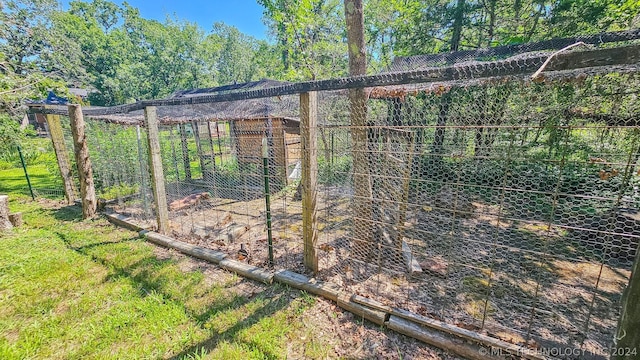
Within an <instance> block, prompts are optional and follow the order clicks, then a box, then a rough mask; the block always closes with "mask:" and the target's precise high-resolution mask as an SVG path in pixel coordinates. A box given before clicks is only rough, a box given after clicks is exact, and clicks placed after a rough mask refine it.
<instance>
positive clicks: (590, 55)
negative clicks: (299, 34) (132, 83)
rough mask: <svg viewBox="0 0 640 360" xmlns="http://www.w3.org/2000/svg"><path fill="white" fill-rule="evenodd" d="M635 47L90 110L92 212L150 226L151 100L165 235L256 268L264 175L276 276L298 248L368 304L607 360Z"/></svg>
mask: <svg viewBox="0 0 640 360" xmlns="http://www.w3.org/2000/svg"><path fill="white" fill-rule="evenodd" d="M638 37H639V34H638V31H631V32H624V33H616V34H601V35H598V36H592V37H584V38H581V39H580V40H582V41H584V42H586V43H588V44H591V45H590V46H589V47H588V48H587V49H584V48H582V49H572V50H570V51H563V52H561V53H558V54H556V55H554V56H553V57H552V58H551V60H550V61H549V62H548V63H545V60H547V59H548V58H549V56H550V54H551V52H552V51H553V50H556V49H559V48H561V47H564V46H566V45H567V44H570V43H573V42H575V41H576V40H575V39H569V40H556V41H550V42H545V43H536V44H527V45H520V46H511V47H503V48H498V49H485V50H479V51H469V52H459V53H453V54H446V55H433V56H419V57H412V58H402V59H398V60H397V61H396V62H395V63H394V67H393V68H392V70H393V71H390V72H388V73H384V74H380V75H375V76H370V77H360V78H350V79H340V80H327V81H319V82H309V83H299V84H283V85H280V86H277V87H272V88H261V89H257V90H256V89H247V88H240V89H235V91H234V89H230V90H229V91H225V92H224V93H216V94H208V95H206V94H205V95H202V94H199V95H201V96H179V97H176V98H172V99H169V100H160V101H151V102H143V103H138V104H134V105H126V106H122V107H115V108H109V109H87V110H86V111H85V115H86V116H88V117H90V118H92V120H90V121H89V132H88V139H89V143H90V144H89V147H90V151H91V157H92V160H93V162H94V172H95V174H96V177H97V179H99V180H98V182H99V188H100V189H102V193H103V194H107V195H108V196H107V197H108V198H109V199H107V200H106V201H105V202H104V204H105V207H106V210H107V211H114V212H118V213H121V214H124V215H127V216H129V217H133V218H136V219H137V220H139V221H141V223H142V224H143V225H144V226H146V227H148V228H154V227H155V226H157V223H156V220H155V218H154V211H156V210H154V209H156V207H157V206H163V205H158V202H157V199H154V198H153V195H152V191H151V188H150V178H149V175H148V174H149V169H148V148H147V145H146V134H145V131H146V130H145V126H146V125H145V119H144V116H143V114H142V112H141V109H143V108H144V107H146V106H151V107H157V113H158V119H159V121H160V127H159V139H160V149H161V151H160V156H161V158H162V168H163V169H162V170H163V173H164V185H165V188H166V196H167V201H166V205H164V206H167V208H168V212H169V217H168V230H167V232H168V233H170V234H171V235H172V236H174V237H175V238H178V239H181V240H183V241H187V242H191V243H194V244H198V245H200V246H204V247H209V248H212V249H216V250H221V251H223V252H226V253H228V254H230V255H232V256H234V257H236V256H240V258H241V259H242V260H243V261H248V262H250V263H251V264H254V265H259V266H269V259H268V247H269V245H268V244H269V242H270V240H271V239H269V237H268V236H267V230H268V228H269V225H268V221H267V213H268V211H267V209H266V204H265V190H264V181H265V178H268V180H269V183H270V184H271V185H272V186H271V191H270V200H271V202H270V209H269V210H270V211H269V213H270V215H271V226H270V229H271V230H272V234H273V239H272V241H273V253H274V263H273V266H274V267H275V268H284V269H291V270H295V271H298V272H305V271H309V270H308V269H306V268H305V266H304V265H305V263H306V264H307V265H309V262H306V261H305V259H306V258H305V256H312V257H315V261H317V275H316V276H317V277H318V278H319V279H322V280H326V281H329V282H331V283H334V284H337V285H338V286H340V287H342V288H343V289H349V290H350V291H352V292H355V293H357V294H360V295H363V296H366V297H369V298H372V299H375V300H378V301H380V302H382V303H384V304H387V305H390V306H394V307H398V308H402V309H406V310H409V311H412V312H414V313H418V314H421V315H423V316H426V317H430V318H435V319H438V320H441V321H444V322H446V323H449V324H453V325H456V326H458V327H460V328H464V329H468V330H472V331H476V332H480V333H484V334H488V335H490V336H492V337H495V338H498V339H502V340H504V341H507V342H511V343H514V344H526V345H527V346H529V347H534V348H535V347H547V348H548V347H555V348H560V347H562V348H567V347H571V348H579V349H583V350H584V351H586V352H588V353H590V354H595V355H596V356H602V357H608V353H607V350H606V349H607V348H608V347H609V346H610V345H611V344H612V341H613V337H614V332H615V330H616V324H617V320H618V317H619V311H620V298H621V294H622V291H623V289H624V288H625V286H626V284H627V282H628V279H629V275H630V268H631V265H632V262H633V259H634V257H635V256H636V249H637V247H638V239H639V237H640V213H639V212H638V209H640V202H639V200H640V199H639V195H640V194H639V193H638V183H639V181H640V175H639V174H640V168H638V166H639V164H638V159H639V157H640V124H639V121H640V119H639V116H640V105H639V103H638V94H639V92H640V73H639V72H638V65H639V64H638V61H639V60H640V59H639V53H640V52H639V48H638V44H637V43H635V42H634V41H633V40H635V39H637V38H638ZM613 42H617V43H618V44H617V46H612V45H611V44H610V43H613ZM532 51H535V52H532ZM543 64H545V65H543ZM541 67H542V68H541ZM538 69H542V70H543V71H542V72H541V73H540V74H539V75H537V76H535V77H534V78H532V77H531V75H532V74H534V72H536V70H538ZM353 89H363V90H364V91H363V92H358V91H354V90H353ZM317 90H319V92H318V93H317V95H316V93H315V91H317ZM358 94H360V95H364V96H365V98H364V101H365V103H364V104H366V105H365V106H358V101H359V100H362V98H358V96H359V95H358ZM299 95H300V96H299ZM299 101H301V102H299ZM50 111H52V112H55V109H54V110H50ZM58 112H59V113H62V112H63V110H59V111H58ZM298 119H300V120H298ZM263 138H265V139H266V142H267V145H268V147H267V148H268V152H267V154H266V155H267V159H268V160H267V171H266V172H265V171H264V169H263V163H262V162H261V161H262V152H261V144H262V139H263ZM265 174H266V175H265ZM299 174H302V185H301V186H298V183H299V181H300V180H299V178H300V175H299ZM154 204H155V205H154ZM305 244H306V245H305ZM305 246H306V248H305ZM309 247H312V248H309ZM241 249H243V250H246V252H243V251H240V250H241ZM313 266H315V265H313V264H312V267H313ZM556 355H559V356H558V357H563V355H562V354H556ZM571 356H573V354H568V356H566V357H571Z"/></svg>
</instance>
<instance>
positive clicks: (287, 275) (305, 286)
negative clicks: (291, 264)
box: [273, 270, 340, 302]
mask: <svg viewBox="0 0 640 360" xmlns="http://www.w3.org/2000/svg"><path fill="white" fill-rule="evenodd" d="M273 278H274V280H275V281H277V282H280V283H283V284H287V285H289V286H291V287H294V288H296V289H300V290H304V291H306V292H308V293H311V294H315V295H319V296H322V297H324V298H326V299H329V300H333V301H336V302H337V301H338V293H339V292H340V287H339V286H337V285H334V284H332V283H326V282H322V281H316V280H315V279H309V278H308V277H306V276H304V275H302V274H298V273H296V272H293V271H290V270H278V271H276V273H275V275H274V277H273Z"/></svg>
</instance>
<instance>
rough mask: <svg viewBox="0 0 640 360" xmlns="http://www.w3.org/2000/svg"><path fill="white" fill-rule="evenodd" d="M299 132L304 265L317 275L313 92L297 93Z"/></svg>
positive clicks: (315, 106)
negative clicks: (298, 101)
mask: <svg viewBox="0 0 640 360" xmlns="http://www.w3.org/2000/svg"><path fill="white" fill-rule="evenodd" d="M300 116H301V122H300V133H301V137H302V239H303V242H304V265H305V266H306V267H307V269H309V270H311V271H313V272H314V273H317V272H318V254H317V253H316V246H317V244H318V229H317V226H318V224H317V216H318V214H317V209H316V195H317V192H316V184H317V179H318V141H317V137H316V127H317V121H318V96H317V93H315V92H308V93H302V94H300Z"/></svg>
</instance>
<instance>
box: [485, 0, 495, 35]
mask: <svg viewBox="0 0 640 360" xmlns="http://www.w3.org/2000/svg"><path fill="white" fill-rule="evenodd" d="M496 1H497V0H489V29H488V34H487V46H488V47H491V46H492V45H493V40H494V37H495V28H496Z"/></svg>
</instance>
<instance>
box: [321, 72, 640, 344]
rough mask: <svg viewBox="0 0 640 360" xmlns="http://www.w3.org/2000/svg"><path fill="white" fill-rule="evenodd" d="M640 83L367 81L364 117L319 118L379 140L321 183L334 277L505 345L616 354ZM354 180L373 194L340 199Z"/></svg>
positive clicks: (632, 221) (324, 269)
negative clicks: (336, 183) (382, 84)
mask: <svg viewBox="0 0 640 360" xmlns="http://www.w3.org/2000/svg"><path fill="white" fill-rule="evenodd" d="M639 80H640V78H639V77H638V75H637V74H607V75H597V76H589V77H587V76H580V75H579V76H577V77H576V76H575V74H567V77H566V78H562V77H560V78H558V79H556V80H554V81H548V82H546V83H536V82H528V81H526V82H522V81H520V80H518V79H513V80H509V81H502V82H499V83H497V84H496V83H473V84H472V85H470V86H461V84H443V85H441V86H436V87H434V86H433V85H431V84H425V86H424V87H422V89H420V86H419V85H416V86H413V87H411V88H410V89H403V88H401V87H399V88H395V89H393V91H388V90H385V91H382V90H381V89H366V91H365V93H367V94H368V95H369V99H368V101H367V107H366V109H365V111H366V112H365V111H363V112H362V113H361V114H359V115H360V116H362V117H364V118H366V122H365V124H366V125H365V126H364V127H361V128H358V127H354V126H333V127H332V126H331V125H329V126H328V125H321V126H324V128H323V131H324V132H325V134H324V135H321V136H324V137H326V136H327V135H326V132H327V131H329V132H330V136H331V137H333V136H335V135H337V134H338V133H342V134H343V136H344V137H345V138H351V139H353V138H354V136H355V135H354V132H356V131H360V132H361V133H365V134H366V136H367V137H366V139H367V141H366V144H364V146H358V147H349V146H347V142H346V141H345V142H344V143H343V144H342V145H341V147H340V150H339V153H340V156H344V157H345V159H348V160H344V161H345V163H349V164H350V165H349V166H348V167H345V168H343V169H341V170H337V171H331V172H330V174H331V175H330V176H334V177H335V176H338V177H341V178H343V179H350V180H349V181H345V182H343V183H341V184H340V190H335V188H334V189H330V188H329V187H322V186H321V188H322V190H321V195H319V202H320V203H323V201H326V202H328V203H327V204H324V203H323V206H324V207H325V208H327V209H332V210H331V211H327V212H325V213H324V214H323V217H321V219H320V220H319V222H320V223H321V224H322V223H326V225H324V228H323V230H322V231H321V237H320V239H321V241H320V246H319V253H320V257H321V259H320V264H321V274H322V276H323V277H324V278H325V279H327V280H330V281H332V282H336V283H338V284H341V285H343V286H344V287H346V288H348V289H350V290H352V291H355V292H356V293H360V294H363V295H366V296H370V297H374V298H376V299H377V300H379V301H382V302H384V303H387V304H389V305H392V306H399V307H402V308H408V309H410V310H412V311H415V312H417V313H420V314H423V315H426V316H430V317H433V318H436V319H439V320H444V321H446V322H449V323H452V324H456V325H458V326H461V327H463V328H467V329H475V330H477V331H482V332H485V333H488V334H490V335H492V336H496V337H499V338H502V339H503V340H506V341H510V342H517V343H527V342H529V344H534V346H546V347H551V346H555V347H557V346H563V347H564V346H571V347H582V348H583V349H585V350H586V351H589V352H591V353H595V354H601V355H603V354H606V350H605V349H606V348H607V347H608V346H609V345H610V344H611V341H612V339H613V333H614V331H615V326H616V323H617V319H618V316H619V315H618V313H617V311H618V310H617V309H618V308H619V304H618V302H619V300H620V296H621V293H622V290H623V289H624V287H625V286H626V284H627V281H628V277H629V270H630V266H631V263H632V260H633V258H634V256H635V249H636V248H637V246H638V235H639V232H638V231H639V229H640V228H638V227H637V226H638V223H637V219H638V206H639V205H640V204H639V203H638V200H637V186H636V185H635V184H636V183H637V182H638V179H639V177H638V173H639V172H638V170H637V169H636V167H637V160H638V156H639V149H638V148H639V146H640V144H639V141H640V136H639V135H640V133H639V132H638V131H639V130H638V128H637V127H636V126H637V124H636V122H635V120H632V119H636V117H637V113H638V105H637V101H636V99H637V93H638V86H639V85H640V82H639ZM330 98H331V97H330V96H325V99H330ZM325 101H333V102H342V103H345V102H347V103H348V100H347V96H346V95H344V94H343V96H342V98H341V99H340V98H334V99H330V100H325ZM327 106H328V105H327ZM352 108H353V107H352ZM356 116H357V115H356ZM354 141H355V140H354ZM318 144H319V145H318V146H319V148H320V149H319V150H320V151H319V152H318V154H319V155H318V156H319V159H318V162H319V163H320V164H321V166H320V174H319V177H320V183H322V179H323V176H324V175H323V171H324V169H323V166H322V164H323V163H324V161H326V160H325V159H326V158H327V157H328V156H327V155H322V154H323V150H326V149H325V148H324V146H326V144H327V141H325V140H322V141H319V142H318ZM334 151H335V148H332V154H333V153H334ZM358 153H360V154H358ZM357 155H359V156H357ZM334 156H335V155H332V156H331V158H333V157H334ZM356 158H358V159H360V161H362V162H363V163H362V164H360V165H359V166H357V165H356V164H353V165H351V163H352V162H354V161H356ZM358 172H359V173H358ZM351 181H352V182H351ZM355 188H365V192H364V193H365V194H368V196H369V197H368V198H363V199H357V196H356V197H355V198H354V197H353V196H352V195H351V199H352V200H351V202H350V206H345V205H344V204H343V200H345V199H347V198H349V196H347V197H341V198H336V197H331V196H329V195H330V194H331V193H332V192H333V193H336V192H339V193H342V194H353V193H354V189H355ZM361 194H362V192H361ZM320 199H322V200H320ZM341 207H342V209H343V210H342V211H340V212H339V211H336V209H338V208H341ZM341 214H342V215H344V216H345V218H347V219H348V221H345V220H344V219H342V218H341V217H340V215H341ZM359 218H360V221H359V222H358V219H359ZM344 224H349V225H347V226H344ZM354 224H356V225H354ZM354 226H360V227H362V226H366V228H365V229H361V228H360V229H358V228H354ZM339 229H342V232H339V231H340V230H339ZM336 233H340V235H339V236H336V235H335V234H336ZM363 233H364V234H367V236H368V238H367V239H368V240H367V241H364V242H363V240H362V239H363V237H362V235H361V234H363Z"/></svg>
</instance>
